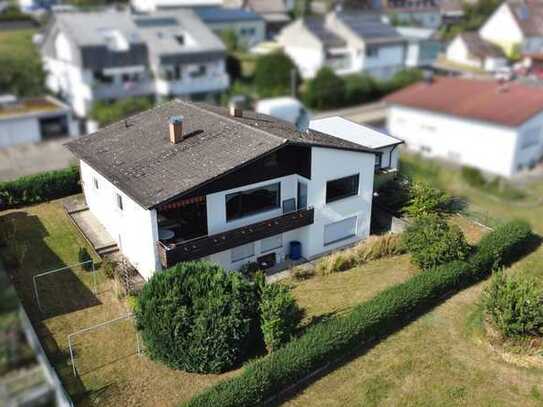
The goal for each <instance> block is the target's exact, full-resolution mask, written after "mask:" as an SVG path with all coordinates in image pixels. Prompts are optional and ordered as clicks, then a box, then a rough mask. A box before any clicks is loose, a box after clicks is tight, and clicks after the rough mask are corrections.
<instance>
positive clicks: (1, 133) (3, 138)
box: [0, 117, 41, 148]
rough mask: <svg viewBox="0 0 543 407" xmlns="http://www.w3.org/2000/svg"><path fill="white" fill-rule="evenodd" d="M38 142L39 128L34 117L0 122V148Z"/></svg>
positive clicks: (39, 136) (39, 138)
mask: <svg viewBox="0 0 543 407" xmlns="http://www.w3.org/2000/svg"><path fill="white" fill-rule="evenodd" d="M40 140H41V135H40V126H39V123H38V120H37V119H36V118H35V117H24V118H20V119H4V120H0V148H5V147H9V146H13V145H16V144H25V143H37V142H38V141H40Z"/></svg>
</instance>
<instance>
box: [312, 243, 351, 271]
mask: <svg viewBox="0 0 543 407" xmlns="http://www.w3.org/2000/svg"><path fill="white" fill-rule="evenodd" d="M355 264H356V253H355V252H354V251H353V250H351V249H347V250H341V251H337V252H334V253H332V254H329V255H328V256H325V257H323V258H321V259H320V260H319V262H318V263H317V266H316V267H315V268H316V270H317V273H318V274H321V275H327V274H332V273H338V272H340V271H345V270H349V269H350V268H352V267H354V265H355Z"/></svg>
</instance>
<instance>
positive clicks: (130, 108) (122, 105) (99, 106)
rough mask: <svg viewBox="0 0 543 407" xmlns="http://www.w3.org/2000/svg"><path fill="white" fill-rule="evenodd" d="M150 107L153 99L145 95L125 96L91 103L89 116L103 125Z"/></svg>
mask: <svg viewBox="0 0 543 407" xmlns="http://www.w3.org/2000/svg"><path fill="white" fill-rule="evenodd" d="M152 107H153V101H152V100H151V99H150V98H147V97H132V98H126V99H121V100H118V101H116V102H113V103H107V102H97V103H95V104H94V105H93V107H92V110H91V112H90V114H89V117H90V118H91V119H92V120H96V121H97V122H98V123H99V124H100V126H105V125H107V124H111V123H113V122H116V121H119V120H122V119H125V118H127V117H128V116H131V115H133V114H136V113H139V112H143V111H144V110H148V109H151V108H152Z"/></svg>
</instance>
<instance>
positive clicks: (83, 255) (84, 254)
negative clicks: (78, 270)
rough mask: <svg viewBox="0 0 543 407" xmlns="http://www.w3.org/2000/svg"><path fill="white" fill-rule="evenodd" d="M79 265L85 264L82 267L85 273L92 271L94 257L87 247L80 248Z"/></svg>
mask: <svg viewBox="0 0 543 407" xmlns="http://www.w3.org/2000/svg"><path fill="white" fill-rule="evenodd" d="M78 258H79V263H83V264H82V265H81V267H82V268H83V270H85V271H91V270H92V257H91V256H90V254H89V252H88V250H87V249H86V248H85V247H80V248H79V254H78Z"/></svg>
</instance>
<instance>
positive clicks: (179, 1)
mask: <svg viewBox="0 0 543 407" xmlns="http://www.w3.org/2000/svg"><path fill="white" fill-rule="evenodd" d="M222 2H223V1H222V0H130V5H131V6H132V7H133V8H134V10H136V11H139V12H142V13H148V12H151V11H157V10H171V9H175V8H199V7H217V6H222Z"/></svg>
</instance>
